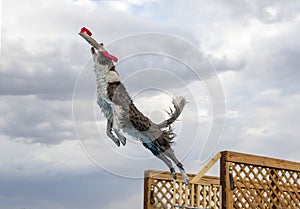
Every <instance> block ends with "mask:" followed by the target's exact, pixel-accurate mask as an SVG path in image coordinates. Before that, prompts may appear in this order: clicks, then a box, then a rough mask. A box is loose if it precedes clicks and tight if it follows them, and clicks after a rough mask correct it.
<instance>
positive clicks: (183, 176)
mask: <svg viewBox="0 0 300 209" xmlns="http://www.w3.org/2000/svg"><path fill="white" fill-rule="evenodd" d="M164 154H165V155H166V156H168V157H169V158H170V159H171V160H172V161H173V162H174V163H175V164H176V166H177V167H178V168H179V170H180V173H181V174H182V178H183V179H184V182H185V184H186V185H188V184H189V178H188V176H187V175H186V173H185V170H184V168H183V165H182V163H181V162H179V160H178V159H177V158H176V156H175V154H174V151H173V150H172V148H169V149H167V150H164Z"/></svg>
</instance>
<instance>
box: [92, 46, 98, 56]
mask: <svg viewBox="0 0 300 209" xmlns="http://www.w3.org/2000/svg"><path fill="white" fill-rule="evenodd" d="M91 53H92V55H94V54H97V52H96V49H95V47H92V48H91Z"/></svg>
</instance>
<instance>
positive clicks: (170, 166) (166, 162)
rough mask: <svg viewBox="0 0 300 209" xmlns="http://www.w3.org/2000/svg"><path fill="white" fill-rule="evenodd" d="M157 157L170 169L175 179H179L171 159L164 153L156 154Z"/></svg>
mask: <svg viewBox="0 0 300 209" xmlns="http://www.w3.org/2000/svg"><path fill="white" fill-rule="evenodd" d="M156 157H157V158H159V159H161V160H162V161H163V162H164V163H165V164H166V165H167V166H168V167H169V169H170V172H171V175H172V177H173V179H175V180H176V179H177V175H176V172H175V169H174V168H173V165H172V162H171V160H169V159H168V158H167V157H166V156H165V155H164V154H163V153H161V154H159V155H156Z"/></svg>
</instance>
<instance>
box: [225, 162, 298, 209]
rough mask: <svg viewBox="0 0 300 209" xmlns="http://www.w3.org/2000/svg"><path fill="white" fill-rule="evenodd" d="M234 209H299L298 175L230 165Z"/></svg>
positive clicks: (288, 171) (282, 171) (254, 166)
mask: <svg viewBox="0 0 300 209" xmlns="http://www.w3.org/2000/svg"><path fill="white" fill-rule="evenodd" d="M230 170H231V174H232V176H233V182H234V189H233V191H232V194H233V206H234V208H286V209H296V208H299V207H300V172H299V171H291V170H286V169H276V168H270V167H263V166H256V165H251V164H243V163H231V164H230Z"/></svg>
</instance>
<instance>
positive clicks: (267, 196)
mask: <svg viewBox="0 0 300 209" xmlns="http://www.w3.org/2000/svg"><path fill="white" fill-rule="evenodd" d="M219 159H220V177H212V176H205V175H204V174H205V173H206V172H207V171H208V170H209V168H211V167H212V166H213V164H215V163H216V162H217V161H218V160H219ZM177 175H178V180H176V181H175V180H173V179H172V178H171V175H170V173H169V172H159V171H145V185H144V188H145V189H144V209H171V208H172V209H173V208H211V209H221V208H223V209H233V208H238V209H246V208H251V209H258V208H262V209H275V208H276V209H280V208H282V209H299V208H300V163H297V162H291V161H286V160H279V159H274V158H268V157H261V156H255V155H249V154H242V153H236V152H229V151H224V152H220V153H217V154H216V156H215V157H213V158H212V160H211V161H210V162H208V163H207V165H205V166H204V167H203V169H202V170H201V171H200V172H199V173H198V174H197V175H193V174H189V178H190V179H191V183H190V184H189V185H188V186H186V185H185V184H184V182H183V181H182V180H181V175H180V174H177Z"/></svg>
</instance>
